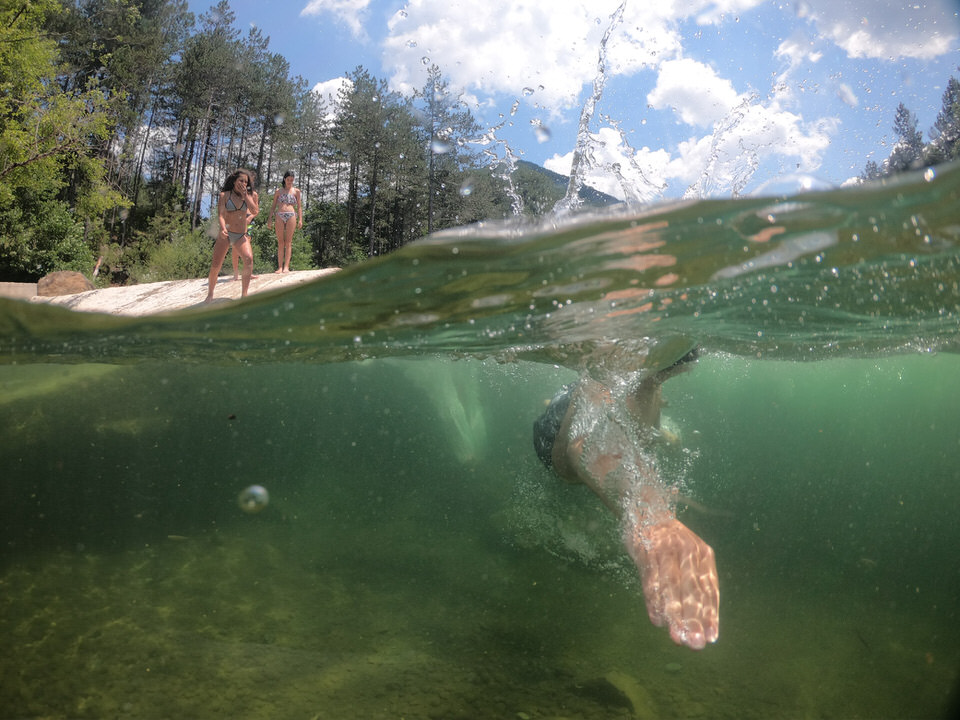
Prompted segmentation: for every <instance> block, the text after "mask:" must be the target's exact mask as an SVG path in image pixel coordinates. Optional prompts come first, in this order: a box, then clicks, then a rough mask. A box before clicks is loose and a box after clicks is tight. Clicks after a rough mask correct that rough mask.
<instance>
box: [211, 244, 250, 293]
mask: <svg viewBox="0 0 960 720" xmlns="http://www.w3.org/2000/svg"><path fill="white" fill-rule="evenodd" d="M247 244H248V245H249V243H247ZM229 249H230V239H229V238H228V237H227V234H226V233H221V234H220V235H218V236H217V241H216V242H215V243H214V245H213V261H212V262H211V264H210V274H209V275H208V276H207V299H206V300H204V302H210V301H211V300H213V289H214V288H215V287H216V286H217V277H218V276H219V275H220V268H221V267H223V260H224V258H225V257H227V250H229Z"/></svg>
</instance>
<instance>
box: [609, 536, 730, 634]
mask: <svg viewBox="0 0 960 720" xmlns="http://www.w3.org/2000/svg"><path fill="white" fill-rule="evenodd" d="M624 544H625V545H626V548H627V552H629V553H630V556H631V557H632V558H633V561H634V563H635V564H636V566H637V569H638V570H639V571H640V577H641V578H642V580H643V596H644V599H645V600H646V603H647V614H648V615H649V616H650V622H652V623H653V624H654V625H656V626H658V627H663V626H664V625H666V626H668V627H669V629H670V637H671V638H672V639H673V641H674V642H675V643H677V644H678V645H686V646H687V647H690V648H693V649H694V650H702V649H703V648H704V647H705V646H706V644H707V643H713V642H716V641H717V638H718V637H719V636H720V586H719V580H718V578H717V565H716V560H715V559H714V555H713V548H711V547H710V546H709V545H707V543H705V542H704V541H703V540H702V539H701V538H700V537H699V536H698V535H697V534H696V533H694V532H693V531H692V530H691V529H690V528H688V527H687V526H686V525H684V524H683V523H681V522H680V521H679V520H677V519H676V518H668V519H666V520H663V521H660V522H657V523H654V524H650V525H647V524H644V523H643V522H642V521H638V522H635V523H634V524H633V525H632V526H628V527H627V528H626V531H625V533H624Z"/></svg>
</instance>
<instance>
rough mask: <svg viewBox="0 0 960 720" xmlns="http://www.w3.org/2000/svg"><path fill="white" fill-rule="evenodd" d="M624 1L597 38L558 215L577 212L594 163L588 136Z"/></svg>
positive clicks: (621, 17) (555, 209)
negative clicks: (590, 89) (593, 65)
mask: <svg viewBox="0 0 960 720" xmlns="http://www.w3.org/2000/svg"><path fill="white" fill-rule="evenodd" d="M626 6H627V0H623V2H621V3H620V5H619V7H617V9H616V10H614V11H613V14H612V15H610V22H609V24H608V25H607V29H606V30H605V31H604V33H603V38H602V39H601V40H600V48H599V51H598V57H597V74H596V76H595V77H594V79H593V92H592V93H591V94H590V96H589V97H588V98H587V100H586V102H584V104H583V108H581V110H580V124H579V126H578V128H577V145H576V147H575V148H574V150H573V160H572V162H571V166H570V182H569V183H568V184H567V194H566V195H564V196H563V197H562V198H561V199H560V200H559V201H558V202H557V204H556V205H555V206H554V208H553V211H554V213H555V214H557V215H564V214H567V213H571V212H574V211H576V210H577V209H578V208H579V207H580V205H581V200H580V188H582V187H583V185H584V180H585V178H586V174H587V170H588V169H589V168H590V166H591V165H592V164H593V162H594V158H593V140H592V138H591V136H590V121H591V120H593V114H594V112H595V111H596V108H597V103H599V102H600V98H601V97H602V96H603V88H604V86H605V85H606V83H607V42H608V41H609V40H610V36H611V35H612V34H613V31H614V30H615V29H616V27H617V26H618V25H619V24H620V23H621V22H622V21H623V11H624V9H625V8H626Z"/></svg>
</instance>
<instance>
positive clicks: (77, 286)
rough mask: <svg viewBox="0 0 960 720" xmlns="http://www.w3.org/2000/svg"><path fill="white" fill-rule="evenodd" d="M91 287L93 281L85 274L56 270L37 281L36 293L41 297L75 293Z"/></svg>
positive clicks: (91, 288)
mask: <svg viewBox="0 0 960 720" xmlns="http://www.w3.org/2000/svg"><path fill="white" fill-rule="evenodd" d="M93 289H94V287H93V283H92V282H90V281H89V280H87V277H86V275H84V274H83V273H80V272H75V271H73V270H57V271H56V272H52V273H50V274H49V275H44V276H43V277H42V278H40V279H39V280H38V281H37V295H39V296H41V297H54V296H56V295H75V294H76V293H82V292H86V291H87V290H93Z"/></svg>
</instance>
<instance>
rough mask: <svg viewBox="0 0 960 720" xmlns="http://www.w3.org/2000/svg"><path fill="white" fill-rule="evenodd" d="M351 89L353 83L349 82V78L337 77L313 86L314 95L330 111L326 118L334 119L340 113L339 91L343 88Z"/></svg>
mask: <svg viewBox="0 0 960 720" xmlns="http://www.w3.org/2000/svg"><path fill="white" fill-rule="evenodd" d="M352 87H353V81H352V80H350V78H346V77H338V78H333V79H332V80H325V81H323V82H318V83H317V84H316V85H314V86H313V93H314V95H319V96H320V98H321V99H322V100H323V101H324V102H325V103H326V104H327V108H328V109H329V111H330V112H329V114H328V116H327V117H328V118H335V117H336V116H337V115H338V114H339V113H340V102H339V100H340V91H341V90H342V89H344V88H346V89H347V90H350V89H351V88H352Z"/></svg>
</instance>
